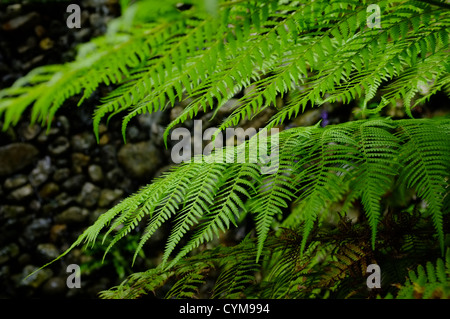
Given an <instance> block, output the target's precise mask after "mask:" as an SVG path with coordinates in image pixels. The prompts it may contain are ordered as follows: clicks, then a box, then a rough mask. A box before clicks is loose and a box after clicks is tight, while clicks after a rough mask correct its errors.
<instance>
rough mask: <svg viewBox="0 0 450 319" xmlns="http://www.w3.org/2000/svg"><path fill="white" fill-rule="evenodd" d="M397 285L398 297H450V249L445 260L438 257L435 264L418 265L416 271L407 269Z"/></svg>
mask: <svg viewBox="0 0 450 319" xmlns="http://www.w3.org/2000/svg"><path fill="white" fill-rule="evenodd" d="M397 286H398V288H399V291H398V293H397V298H398V299H441V298H445V299H450V249H449V248H447V253H446V255H445V261H443V260H442V259H441V258H438V259H437V260H436V263H435V264H432V263H431V262H427V263H426V265H425V267H424V266H422V265H419V266H418V267H417V271H415V272H414V271H413V270H410V271H409V276H408V279H407V280H406V282H405V283H404V284H403V285H397ZM388 297H392V295H389V296H388Z"/></svg>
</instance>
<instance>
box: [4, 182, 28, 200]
mask: <svg viewBox="0 0 450 319" xmlns="http://www.w3.org/2000/svg"><path fill="white" fill-rule="evenodd" d="M33 193H34V189H33V186H31V185H30V184H27V185H25V186H22V187H20V188H18V189H16V190H14V191H12V192H11V193H9V195H8V197H7V198H8V199H10V200H14V201H22V200H25V199H28V198H29V197H31V195H33Z"/></svg>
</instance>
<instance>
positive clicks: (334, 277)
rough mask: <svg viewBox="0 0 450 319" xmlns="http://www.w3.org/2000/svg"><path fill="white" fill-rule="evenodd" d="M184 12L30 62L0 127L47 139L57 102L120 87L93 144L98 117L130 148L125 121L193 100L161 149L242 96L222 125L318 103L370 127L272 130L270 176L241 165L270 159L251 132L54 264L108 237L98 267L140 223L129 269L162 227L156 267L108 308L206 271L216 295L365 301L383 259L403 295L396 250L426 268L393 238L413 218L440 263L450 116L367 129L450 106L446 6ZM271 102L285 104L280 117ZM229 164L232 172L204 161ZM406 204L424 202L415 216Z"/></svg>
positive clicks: (122, 25)
mask: <svg viewBox="0 0 450 319" xmlns="http://www.w3.org/2000/svg"><path fill="white" fill-rule="evenodd" d="M177 2H178V1H153V0H148V1H137V2H136V3H134V4H132V5H130V7H128V9H127V10H126V11H125V12H124V14H123V16H122V17H121V18H120V19H118V20H116V21H114V22H113V23H111V24H110V26H109V29H108V34H106V35H105V36H104V37H101V38H97V39H94V40H92V41H90V42H89V43H87V44H84V45H83V46H81V47H80V49H79V54H78V56H77V59H76V60H75V61H73V62H71V63H67V64H64V65H51V66H44V67H40V68H38V69H36V70H34V71H32V72H31V73H29V74H28V75H27V76H25V77H23V78H21V79H20V80H19V81H17V82H16V83H15V84H14V85H13V86H12V87H10V88H7V89H5V90H3V91H0V115H2V117H3V120H4V121H3V127H4V129H6V128H8V126H9V125H14V124H16V123H17V122H18V121H19V119H21V117H22V116H23V114H24V112H26V111H27V110H29V112H30V114H31V122H40V123H42V124H43V125H47V126H49V127H50V125H51V123H52V120H53V116H54V114H55V113H56V112H57V110H58V109H59V108H60V107H61V106H62V105H63V103H64V101H66V100H67V99H68V98H70V97H72V96H77V97H79V98H80V102H79V105H82V104H83V101H84V100H85V99H87V98H89V97H90V96H91V95H92V93H93V92H94V91H96V90H97V89H98V88H100V87H101V86H103V85H107V86H111V87H112V88H114V89H113V90H112V91H111V92H110V93H109V94H107V95H106V96H105V97H103V98H102V100H101V103H100V105H98V106H97V107H96V109H95V112H94V114H93V124H94V132H95V133H96V134H97V135H98V127H99V125H100V123H101V122H102V120H104V117H106V116H107V117H108V118H110V117H111V116H114V115H117V114H120V115H121V116H123V122H122V123H123V124H122V133H123V136H124V138H125V132H126V127H127V124H128V123H129V122H130V120H131V119H132V118H133V117H135V116H137V115H139V114H142V113H146V112H147V113H152V112H157V111H163V110H167V109H168V108H170V107H173V106H175V105H178V103H180V102H185V103H186V105H187V106H186V107H185V108H184V110H183V112H182V113H181V114H180V115H179V116H178V117H177V118H176V119H174V120H173V121H172V123H170V124H169V125H168V127H167V130H166V132H165V137H166V138H167V136H168V135H169V133H170V130H171V129H173V128H175V127H177V125H179V124H180V123H183V122H184V121H186V120H187V119H190V118H194V117H195V116H197V115H198V114H199V113H201V112H207V111H209V110H214V112H215V114H217V111H218V110H219V109H220V108H221V107H223V106H224V104H225V102H227V101H228V100H229V99H230V98H232V97H234V96H236V94H237V93H239V92H242V91H243V92H244V94H243V95H242V96H240V97H239V103H237V104H236V106H235V107H234V109H233V110H232V112H231V114H230V115H229V116H227V117H225V118H224V119H223V121H222V123H221V125H220V130H223V129H225V128H227V127H232V126H237V125H239V123H241V122H242V121H243V120H246V119H252V118H253V117H255V116H256V115H258V114H260V113H261V112H263V111H264V110H266V109H272V110H273V113H274V115H273V116H272V118H271V119H270V120H269V121H268V122H267V125H266V128H267V129H269V128H273V127H280V126H282V125H283V124H286V123H287V122H288V121H289V120H292V119H293V118H295V117H296V116H298V115H299V114H300V113H302V112H304V111H305V109H306V108H309V107H315V106H319V105H323V104H325V103H333V104H349V103H353V102H356V103H359V105H360V108H361V112H360V116H361V117H362V118H364V119H363V120H358V121H351V122H348V123H342V124H338V125H329V126H326V127H321V126H320V125H319V123H318V124H317V125H316V126H312V127H294V128H290V129H286V130H282V131H281V132H280V133H279V134H278V135H277V138H278V140H277V141H275V142H274V141H272V140H271V141H270V142H271V143H273V144H271V145H269V146H272V147H277V148H278V153H277V158H276V159H273V161H276V164H277V165H278V169H277V170H276V171H275V172H273V173H274V174H262V172H261V164H260V163H237V161H236V159H237V158H238V156H240V155H241V154H242V152H246V153H245V154H251V155H249V156H256V157H259V156H262V155H267V154H260V153H259V150H256V149H255V147H254V145H255V143H254V141H255V138H257V137H254V138H253V139H250V140H249V141H247V142H245V143H243V144H241V145H239V146H237V147H233V148H231V149H230V148H226V149H216V150H215V151H214V153H213V154H211V155H210V156H205V157H203V158H201V161H191V162H187V163H182V164H180V165H178V166H175V167H173V168H172V169H171V170H170V171H169V172H167V173H164V174H163V175H162V176H161V177H159V178H157V179H155V180H154V181H153V182H152V183H151V184H149V185H147V186H144V187H142V189H141V190H140V191H139V192H137V193H136V194H134V195H132V196H130V197H128V198H126V199H125V200H123V201H122V202H121V203H119V204H118V205H116V206H115V207H113V208H111V209H110V210H109V211H107V212H106V213H104V214H103V215H101V216H100V217H99V218H98V220H97V221H96V222H95V223H94V224H93V225H92V226H91V227H89V228H88V229H86V231H85V232H84V233H83V234H82V235H81V236H80V237H79V238H78V239H77V240H76V242H74V244H73V245H72V246H71V247H70V248H69V249H68V250H67V251H66V252H65V253H64V254H63V255H62V256H60V258H61V257H63V256H64V255H65V254H67V253H68V252H70V250H71V249H73V248H74V247H76V246H77V245H80V244H82V243H86V244H88V245H94V244H95V243H96V239H97V237H98V236H99V235H100V234H103V243H105V241H106V240H107V242H108V245H107V247H106V249H105V255H106V253H107V252H108V251H109V250H110V249H112V248H113V247H114V246H115V245H116V244H117V243H118V242H119V240H121V239H123V238H125V236H129V235H130V233H131V232H133V231H135V230H136V228H137V226H138V225H139V224H140V223H144V222H146V223H147V226H146V227H145V229H144V231H143V233H142V234H141V237H140V240H139V242H138V244H137V246H136V250H135V256H134V259H135V258H136V256H137V254H139V252H140V251H141V250H142V249H147V247H146V243H147V242H148V240H149V239H150V238H151V236H152V235H153V234H154V233H155V231H156V230H158V229H160V228H161V227H162V225H163V224H165V223H171V224H172V228H171V232H170V234H169V237H168V238H167V242H166V247H165V250H164V255H163V256H162V262H161V264H160V265H159V266H157V267H156V268H154V269H150V270H149V271H147V272H144V273H137V274H134V275H132V276H131V277H130V278H129V279H128V280H127V281H125V282H124V283H123V284H122V285H120V286H118V287H115V288H114V289H112V290H110V291H106V292H103V293H102V297H108V298H109V297H119V298H135V297H139V296H141V295H143V294H146V293H148V292H150V291H154V292H155V293H156V292H157V291H159V290H161V289H163V288H164V287H166V285H168V284H170V287H171V288H170V290H168V291H167V292H166V293H165V294H164V296H166V297H170V298H178V297H180V298H184V297H188V298H191V297H195V296H198V294H199V293H201V291H200V290H201V289H200V287H202V286H205V285H207V283H208V280H209V279H208V278H209V277H211V276H212V277H214V276H215V275H217V273H214V271H217V272H218V275H217V278H214V288H213V289H212V292H211V294H210V295H209V296H211V297H218V298H225V297H262V298H311V297H322V298H326V297H352V296H361V295H363V293H362V292H361V291H360V290H357V289H356V290H355V289H354V287H355V285H359V287H365V286H364V280H363V277H364V275H365V266H366V265H367V264H369V263H371V262H373V261H377V258H378V259H379V260H384V259H386V258H387V260H388V262H387V265H388V266H386V269H387V274H386V276H387V278H390V282H399V281H395V280H396V279H394V277H395V276H394V275H390V274H391V273H394V272H395V271H393V270H392V269H394V268H398V267H403V266H404V264H399V263H398V262H397V261H396V260H395V259H392V258H391V259H389V254H390V253H392V249H394V250H396V253H397V255H401V253H400V252H406V253H404V254H403V257H402V258H399V259H401V260H403V261H404V262H405V263H406V262H409V261H412V262H417V260H419V257H417V259H414V258H412V257H411V256H413V255H414V254H413V253H411V254H410V253H409V252H410V251H415V247H416V246H415V244H416V242H417V238H418V237H420V236H419V235H418V234H415V233H409V234H408V235H406V234H405V233H402V234H401V236H400V235H399V238H400V239H399V238H394V239H395V240H394V239H393V238H392V237H389V235H388V234H389V233H390V232H392V229H393V228H392V227H393V226H392V225H396V227H397V226H398V225H399V223H398V220H401V221H402V220H403V219H407V218H409V217H405V216H409V215H408V214H409V212H407V211H406V210H405V207H407V208H408V209H409V208H411V209H413V214H412V216H414V217H415V218H418V219H419V220H420V221H421V222H422V223H424V224H426V225H428V224H431V226H432V228H431V234H432V238H431V239H432V240H431V241H427V242H429V243H430V245H432V243H434V244H436V243H437V245H436V247H438V249H437V250H439V251H440V253H441V254H442V255H443V253H444V251H445V247H446V245H447V244H448V242H446V235H447V232H448V213H449V209H448V208H449V202H450V200H449V197H450V196H449V187H448V181H449V177H450V176H449V172H450V161H449V158H450V135H449V133H450V120H449V119H448V118H445V117H444V118H434V119H413V118H411V119H397V120H393V119H389V118H380V117H377V116H376V115H377V114H380V113H382V112H383V109H384V108H386V107H387V106H388V105H397V104H399V103H401V104H402V105H403V107H404V109H405V112H406V114H408V115H409V116H410V117H413V116H412V115H413V112H414V108H415V107H416V106H418V105H423V103H425V102H426V101H427V100H428V99H429V98H430V97H431V96H432V95H434V94H436V93H437V92H442V93H444V94H447V95H448V94H449V92H450V75H449V71H450V62H449V58H448V57H449V55H448V54H449V51H448V32H449V27H450V15H449V11H448V10H446V9H445V7H446V5H445V4H444V3H443V2H433V3H431V4H429V3H427V2H426V1H401V0H385V1H379V2H377V4H378V5H379V6H380V7H381V11H382V19H381V25H382V28H380V29H378V28H373V29H371V28H369V27H367V25H366V18H367V15H368V13H367V12H366V9H367V6H368V5H369V4H371V3H373V2H372V1H353V0H350V1H349V0H345V1H344V0H335V1H321V0H319V1H275V0H270V1H264V2H262V1H250V0H248V1H241V0H235V1H217V2H216V1H206V2H204V1H187V2H186V3H185V5H184V6H182V7H179V6H178V7H177V5H176V3H177ZM127 3H128V2H127V1H124V2H122V5H123V6H126V4H127ZM148 12H150V13H148ZM147 13H148V14H147ZM244 88H246V90H243V89H244ZM419 92H421V94H420V95H419V94H418V93H419ZM277 99H283V100H284V101H285V104H284V105H283V106H281V107H279V106H278V103H277ZM372 105H375V107H371V106H372ZM367 117H370V118H369V119H367ZM217 133H218V132H217ZM267 141H268V142H269V139H268V140H267ZM222 155H224V156H227V158H231V159H235V160H234V161H233V163H230V162H215V161H214V160H213V159H215V158H217V157H218V156H222ZM414 201H420V202H422V203H423V206H424V207H423V208H421V209H417V207H416V204H415V203H414ZM337 207H338V208H337ZM355 210H356V211H358V212H359V210H361V214H360V216H358V223H356V224H353V223H347V222H345V223H343V224H339V227H337V229H333V231H332V232H331V235H328V237H327V235H324V232H323V229H324V228H325V229H326V227H329V226H327V225H328V223H329V220H330V219H333V218H336V216H337V215H338V213H340V214H342V215H350V213H351V212H352V211H355ZM393 210H398V212H396V213H393V212H392V211H393ZM392 215H394V216H396V217H395V218H398V220H395V218H394V217H392ZM250 217H251V218H252V219H253V221H254V225H255V227H254V235H252V233H250V235H249V236H247V237H246V239H245V240H243V241H242V242H241V243H239V244H237V245H236V246H231V247H224V246H221V245H218V246H216V247H214V248H212V249H207V250H204V246H205V245H206V244H208V243H211V242H213V241H214V240H216V239H217V238H220V236H222V235H223V234H224V233H226V232H227V231H229V230H230V229H231V227H232V225H233V226H238V225H239V224H240V223H241V222H242V221H243V220H245V219H247V218H250ZM411 218H412V217H411ZM389 223H391V225H389ZM358 224H361V225H360V226H361V228H358V226H357V225H358ZM342 225H346V228H342V227H343V226H342ZM119 226H121V227H119ZM341 226H342V227H341ZM389 226H391V228H390V227H389ZM380 227H381V229H380ZM118 228H120V229H119V230H117V229H118ZM286 228H287V230H286ZM411 229H413V228H411ZM271 231H274V232H275V235H274V237H271V236H269V234H271ZM428 231H430V230H429V229H428ZM111 236H112V237H111ZM358 236H361V237H358ZM408 236H409V237H408ZM428 239H430V238H428ZM393 240H394V242H395V244H396V245H399V246H392V243H393ZM377 250H380V252H379V255H378V256H377V253H376V251H377ZM419 251H420V249H419ZM193 252H195V254H193ZM419 255H420V254H419ZM268 256H269V257H268ZM405 256H409V257H408V258H410V257H411V258H412V259H408V258H406V257H405ZM420 256H422V255H420ZM134 259H133V261H134ZM439 263H440V264H438V265H437V267H438V268H439V269H438V270H437V271H435V273H436V274H437V275H436V276H434V275H433V274H434V273H433V274H432V270H431V269H433V268H432V266H431V264H427V265H429V266H427V271H428V272H427V275H428V277H429V279H430V282H435V281H436V280H434V277H437V278H439V280H441V279H442V278H443V277H442V265H441V264H442V262H439ZM213 270H214V271H213ZM391 270H392V272H391ZM418 272H419V274H418V275H417V276H416V277H417V278H419V279H420V280H419V279H417V280H416V277H410V278H411V282H416V281H418V282H420V286H421V287H422V286H423V285H424V284H425V281H424V280H425V279H423V278H424V273H423V270H418ZM258 276H259V277H261V278H262V279H258V280H257V279H256V278H257V277H258ZM433 276H434V277H433ZM405 291H406V288H405ZM402 294H403V292H402V293H399V296H401V295H402ZM157 296H161V295H158V294H157Z"/></svg>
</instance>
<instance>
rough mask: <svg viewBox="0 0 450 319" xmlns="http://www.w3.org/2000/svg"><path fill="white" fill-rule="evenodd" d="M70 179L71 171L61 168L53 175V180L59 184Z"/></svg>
mask: <svg viewBox="0 0 450 319" xmlns="http://www.w3.org/2000/svg"><path fill="white" fill-rule="evenodd" d="M69 177H70V169H68V168H66V167H64V168H59V169H57V170H56V171H55V173H54V174H53V180H54V181H55V182H57V183H59V182H62V181H65V180H67V179H68V178H69Z"/></svg>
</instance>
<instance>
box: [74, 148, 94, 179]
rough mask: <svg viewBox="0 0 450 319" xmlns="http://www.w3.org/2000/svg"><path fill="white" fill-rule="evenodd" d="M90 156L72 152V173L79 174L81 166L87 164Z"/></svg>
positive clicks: (81, 169)
mask: <svg viewBox="0 0 450 319" xmlns="http://www.w3.org/2000/svg"><path fill="white" fill-rule="evenodd" d="M90 159H91V158H90V157H89V156H88V155H84V154H83V153H73V154H72V169H73V171H74V173H76V174H80V173H82V172H83V167H85V166H87V165H88V164H89V161H90Z"/></svg>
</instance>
